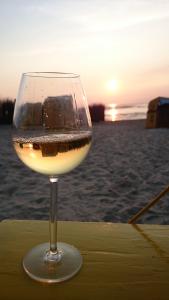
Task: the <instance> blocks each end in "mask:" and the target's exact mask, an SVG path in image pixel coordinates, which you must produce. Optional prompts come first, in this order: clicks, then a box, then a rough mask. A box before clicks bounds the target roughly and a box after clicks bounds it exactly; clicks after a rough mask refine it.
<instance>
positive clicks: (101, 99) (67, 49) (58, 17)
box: [0, 0, 169, 104]
mask: <svg viewBox="0 0 169 300" xmlns="http://www.w3.org/2000/svg"><path fill="white" fill-rule="evenodd" d="M0 37H1V40H0V66H1V72H0V98H1V99H2V98H5V97H10V98H16V96H17V91H18V86H19V82H20V78H21V74H22V73H23V72H33V71H50V72H51V71H53V72H54V71H56V72H58V71H59V72H60V71H61V72H73V73H78V74H80V76H81V80H82V83H83V87H84V89H85V91H86V94H87V98H88V101H89V103H90V104H91V103H103V104H108V103H117V104H131V103H145V102H148V101H150V100H151V99H153V98H155V97H157V96H166V97H169V0H160V1H159V0H158V1H157V0H103V1H101V0H92V1H91V0H47V1H44V0H29V1H27V0H1V1H0Z"/></svg>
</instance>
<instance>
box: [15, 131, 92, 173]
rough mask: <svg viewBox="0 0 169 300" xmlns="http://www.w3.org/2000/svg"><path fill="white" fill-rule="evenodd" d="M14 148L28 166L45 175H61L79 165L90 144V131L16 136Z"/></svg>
mask: <svg viewBox="0 0 169 300" xmlns="http://www.w3.org/2000/svg"><path fill="white" fill-rule="evenodd" d="M13 142H14V148H15V150H16V152H17V154H18V156H19V158H20V159H21V160H22V162H24V163H25V165H27V166H28V167H29V168H31V169H33V170H34V171H37V172H39V173H42V174H46V175H60V174H64V173H67V172H69V171H71V170H72V169H74V168H75V167H76V166H78V165H79V164H80V163H81V161H82V160H83V159H84V158H85V156H86V155H87V153H88V151H89V148H90V145H91V132H90V131H84V132H77V133H63V134H49V135H43V136H34V137H31V138H27V137H15V138H13Z"/></svg>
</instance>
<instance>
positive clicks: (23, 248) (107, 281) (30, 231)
mask: <svg viewBox="0 0 169 300" xmlns="http://www.w3.org/2000/svg"><path fill="white" fill-rule="evenodd" d="M58 227H59V229H58V231H59V232H58V236H59V241H63V242H67V243H70V244H73V245H74V246H76V247H77V248H78V249H79V250H80V251H81V254H82V256H83V260H84V263H83V267H82V269H81V271H80V272H79V273H78V274H77V275H76V276H75V277H74V278H72V279H70V280H68V281H66V282H63V283H57V284H52V285H50V284H42V283H38V282H36V281H34V280H32V279H30V278H29V277H28V276H27V275H26V274H25V273H24V271H23V269H22V265H21V260H22V257H23V256H24V254H25V253H26V252H27V251H28V250H29V249H30V248H32V247H33V246H35V245H37V244H39V243H43V242H46V241H48V239H49V233H48V222H46V221H4V222H1V223H0V300H1V299H2V300H6V299H23V300H24V299H25V300H26V299H29V300H31V299H36V300H37V299H41V300H42V299H45V300H48V299H49V300H50V299H59V300H62V299H64V300H67V299H73V300H76V299H78V300H81V299H93V300H95V299H118V300H120V299H130V300H132V299H135V300H137V299H144V300H145V299H148V300H156V299H160V300H163V299H167V300H168V299H169V226H167V225H164V226H160V225H137V226H134V225H130V224H111V223H85V222H84V223H83V222H59V226H58Z"/></svg>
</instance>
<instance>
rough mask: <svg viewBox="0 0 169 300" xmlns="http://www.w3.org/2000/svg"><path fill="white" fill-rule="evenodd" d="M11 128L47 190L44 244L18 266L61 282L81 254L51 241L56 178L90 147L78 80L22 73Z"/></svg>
mask: <svg viewBox="0 0 169 300" xmlns="http://www.w3.org/2000/svg"><path fill="white" fill-rule="evenodd" d="M13 124H14V133H13V144H14V148H15V150H16V153H17V155H18V157H19V158H20V159H21V161H22V162H23V163H24V164H25V165H27V166H28V167H29V168H31V169H32V170H34V171H36V172H39V173H42V174H45V175H48V176H49V181H50V187H51V199H50V222H49V224H50V225H49V229H50V230H49V231H50V243H44V244H41V245H38V246H36V247H34V248H33V249H31V250H30V251H29V252H28V253H27V254H26V256H25V257H24V259H23V268H24V270H25V271H26V273H27V274H28V275H29V276H30V277H31V278H33V279H35V280H37V281H41V282H49V283H52V282H61V281H64V280H67V279H69V278H71V277H72V276H74V275H75V274H76V273H77V272H78V271H79V270H80V268H81V266H82V256H81V254H80V252H79V251H78V250H77V249H76V248H75V247H74V246H72V245H68V244H66V243H60V242H57V185H58V176H59V175H61V174H65V173H67V172H69V171H71V170H72V169H74V168H75V167H76V166H78V165H79V164H80V163H81V162H82V160H83V159H84V158H85V157H86V155H87V153H88V151H89V148H90V145H91V137H92V126H91V120H90V114H89V109H88V105H87V100H86V96H85V93H84V90H83V88H82V85H81V81H80V76H79V75H77V74H72V73H59V72H49V73H48V72H43V73H42V72H34V73H33V72H32V73H31V72H29V73H24V74H23V75H22V78H21V82H20V87H19V91H18V96H17V99H16V103H15V109H14V118H13Z"/></svg>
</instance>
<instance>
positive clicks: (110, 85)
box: [106, 79, 119, 92]
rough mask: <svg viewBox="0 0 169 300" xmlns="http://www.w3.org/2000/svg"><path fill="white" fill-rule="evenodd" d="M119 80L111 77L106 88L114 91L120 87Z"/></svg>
mask: <svg viewBox="0 0 169 300" xmlns="http://www.w3.org/2000/svg"><path fill="white" fill-rule="evenodd" d="M118 86H119V84H118V81H117V80H116V79H110V80H108V81H107V82H106V88H107V90H108V91H109V92H114V91H116V90H117V89H118Z"/></svg>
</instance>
